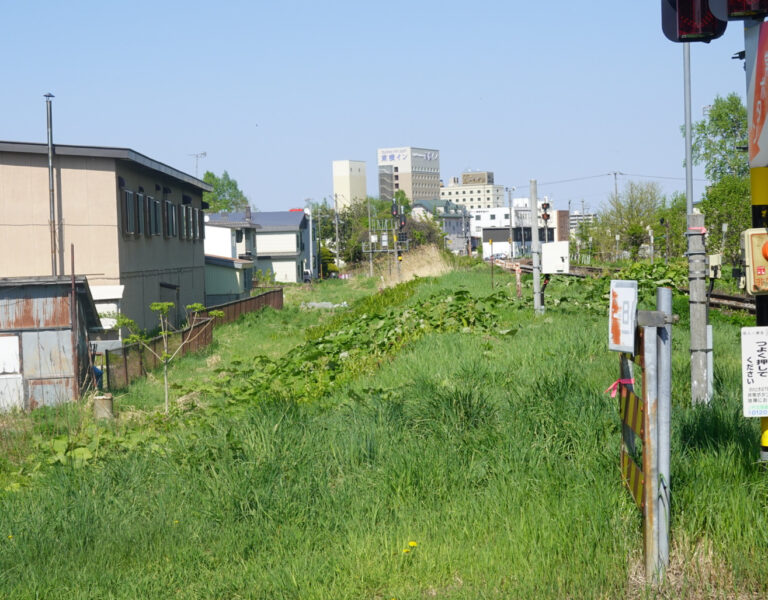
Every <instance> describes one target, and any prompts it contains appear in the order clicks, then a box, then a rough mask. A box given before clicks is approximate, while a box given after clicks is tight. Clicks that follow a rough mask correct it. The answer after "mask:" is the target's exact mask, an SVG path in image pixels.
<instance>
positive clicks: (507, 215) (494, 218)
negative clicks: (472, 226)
mask: <svg viewBox="0 0 768 600" xmlns="http://www.w3.org/2000/svg"><path fill="white" fill-rule="evenodd" d="M480 216H481V215H475V221H479V220H480ZM488 216H489V217H490V219H491V221H495V220H496V215H495V214H493V213H491V214H490V215H488ZM504 218H505V219H506V220H507V221H509V213H504Z"/></svg>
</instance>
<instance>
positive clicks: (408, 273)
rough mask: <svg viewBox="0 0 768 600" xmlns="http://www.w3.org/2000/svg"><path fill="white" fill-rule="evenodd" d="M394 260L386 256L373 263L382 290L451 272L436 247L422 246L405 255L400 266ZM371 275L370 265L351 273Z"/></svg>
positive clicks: (366, 264) (363, 265)
mask: <svg viewBox="0 0 768 600" xmlns="http://www.w3.org/2000/svg"><path fill="white" fill-rule="evenodd" d="M392 258H393V257H392V255H386V256H384V257H380V258H378V259H376V260H375V261H374V263H373V276H374V277H375V278H376V279H377V280H378V281H379V287H380V288H384V287H391V286H393V285H397V284H398V283H401V282H403V281H409V280H410V279H413V278H414V277H436V276H438V275H443V274H444V273H447V272H448V271H450V270H451V267H450V265H449V264H448V263H447V262H446V260H445V259H444V258H443V256H442V254H441V253H440V251H439V250H438V249H437V248H436V247H435V246H421V247H420V248H419V249H418V250H412V251H410V252H405V253H403V260H402V261H400V264H399V265H398V264H397V263H396V262H395V261H394V260H393V259H392ZM398 267H399V268H398ZM369 273H370V266H369V264H368V263H365V264H362V265H360V266H359V267H357V268H355V269H353V270H351V271H350V274H351V275H353V276H362V277H367V276H368V275H369Z"/></svg>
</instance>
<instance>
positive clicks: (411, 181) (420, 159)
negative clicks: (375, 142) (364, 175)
mask: <svg viewBox="0 0 768 600" xmlns="http://www.w3.org/2000/svg"><path fill="white" fill-rule="evenodd" d="M378 163H379V198H380V199H381V200H386V201H387V202H391V201H392V198H394V195H395V192H397V191H398V190H402V191H403V192H405V195H406V197H407V198H408V200H409V201H410V203H411V206H413V205H414V204H415V203H417V202H421V201H424V200H426V201H430V200H437V199H439V198H440V152H439V151H438V150H429V149H427V148H412V147H410V146H408V147H403V148H379V150H378Z"/></svg>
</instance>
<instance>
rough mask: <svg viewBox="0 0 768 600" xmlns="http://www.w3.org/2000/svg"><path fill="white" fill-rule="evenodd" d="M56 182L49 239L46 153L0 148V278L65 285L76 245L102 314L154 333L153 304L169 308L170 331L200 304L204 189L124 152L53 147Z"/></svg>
mask: <svg viewBox="0 0 768 600" xmlns="http://www.w3.org/2000/svg"><path fill="white" fill-rule="evenodd" d="M53 182H54V194H53V208H52V211H53V215H54V224H55V225H54V231H55V236H52V234H51V227H50V223H51V219H50V215H51V203H50V193H49V177H48V147H47V145H46V144H31V143H20V142H0V215H2V217H0V256H2V257H3V259H2V261H0V278H2V277H29V276H51V275H53V276H59V277H61V276H66V277H69V276H70V273H71V267H70V264H71V261H70V248H71V246H74V264H75V273H76V274H77V275H85V276H86V277H87V278H88V282H89V283H90V286H91V290H92V292H93V296H94V299H96V301H97V308H99V306H98V303H99V299H101V300H103V304H102V306H101V308H100V312H102V313H103V311H102V310H101V309H107V310H109V309H111V310H115V309H117V310H119V311H121V312H122V313H123V314H125V315H127V316H128V317H130V318H132V319H134V320H135V321H136V322H137V324H138V325H139V326H140V327H142V328H145V329H151V328H154V327H155V326H156V321H157V317H156V316H155V314H154V313H152V311H151V310H150V309H149V305H150V304H151V303H152V302H160V301H161V302H174V303H175V304H176V307H177V308H176V310H175V311H174V314H173V317H174V319H176V320H177V322H178V321H180V320H181V319H183V317H184V306H186V305H188V304H192V303H194V302H204V294H205V273H204V265H205V259H204V252H203V238H204V236H205V229H204V225H203V209H204V208H206V206H205V205H204V203H203V201H202V193H203V191H211V187H210V186H209V185H208V184H206V183H204V182H202V181H200V180H198V179H196V178H194V177H192V176H190V175H187V174H186V173H183V172H181V171H177V170H176V169H174V168H172V167H169V166H167V165H165V164H163V163H160V162H157V161H155V160H152V159H151V158H148V157H146V156H144V155H142V154H139V153H138V152H135V151H133V150H130V149H127V148H100V147H90V146H65V145H59V144H57V145H55V146H54V156H53ZM52 238H54V240H55V242H52ZM52 243H54V248H53V250H52ZM102 322H104V320H103V319H102ZM107 324H108V323H107Z"/></svg>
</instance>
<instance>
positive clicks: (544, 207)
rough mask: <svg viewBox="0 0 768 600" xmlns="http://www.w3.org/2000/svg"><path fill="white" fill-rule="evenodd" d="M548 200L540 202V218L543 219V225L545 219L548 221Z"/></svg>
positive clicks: (545, 223)
mask: <svg viewBox="0 0 768 600" xmlns="http://www.w3.org/2000/svg"><path fill="white" fill-rule="evenodd" d="M548 210H549V202H542V203H541V220H542V221H544V226H545V227H546V226H547V221H549V212H547V211H548Z"/></svg>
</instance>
